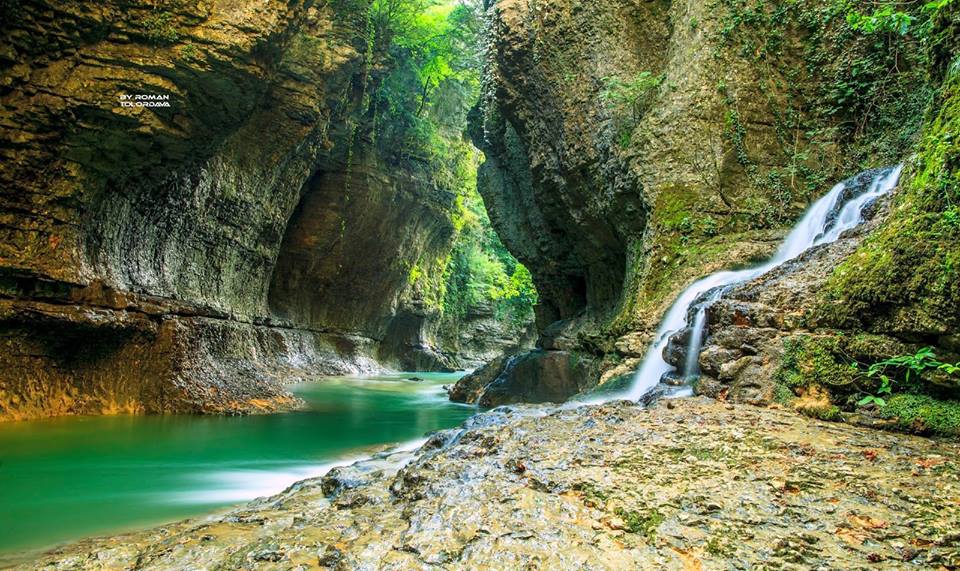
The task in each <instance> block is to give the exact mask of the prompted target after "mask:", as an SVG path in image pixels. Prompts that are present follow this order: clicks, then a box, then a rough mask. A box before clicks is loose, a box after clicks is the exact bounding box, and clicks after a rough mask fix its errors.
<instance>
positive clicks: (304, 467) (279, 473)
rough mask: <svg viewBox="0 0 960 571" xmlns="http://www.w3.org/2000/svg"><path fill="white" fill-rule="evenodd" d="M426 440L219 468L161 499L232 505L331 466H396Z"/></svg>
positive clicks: (321, 473)
mask: <svg viewBox="0 0 960 571" xmlns="http://www.w3.org/2000/svg"><path fill="white" fill-rule="evenodd" d="M426 442H427V439H426V438H419V439H416V440H411V441H409V442H405V443H403V444H400V445H398V446H395V447H393V448H390V449H389V450H387V451H385V452H381V453H378V454H373V455H371V454H366V455H357V456H350V457H344V458H342V459H340V460H335V461H333V462H327V463H324V464H301V465H294V466H289V467H286V468H282V469H258V470H239V469H238V470H220V471H217V472H212V473H209V474H203V475H201V476H198V477H197V479H196V480H197V481H196V482H195V483H194V485H193V486H191V487H193V488H195V489H192V490H191V491H187V492H176V493H173V494H169V495H167V496H165V497H164V500H165V501H167V502H171V503H179V504H193V505H197V504H199V505H214V504H235V503H241V502H247V501H250V500H255V499H257V498H262V497H267V496H273V495H275V494H279V493H280V492H282V491H284V490H286V489H287V488H289V487H290V486H292V485H293V484H295V483H297V482H299V481H301V480H306V479H310V478H319V477H322V476H325V475H327V473H328V472H330V470H333V469H334V468H340V467H343V466H350V465H353V464H356V463H357V462H382V463H383V465H384V466H383V467H384V468H387V467H390V468H395V469H399V468H402V467H403V466H405V465H406V464H407V463H409V462H410V461H411V460H413V455H410V454H404V453H410V452H413V451H414V450H417V449H418V448H420V447H421V446H423V445H424V444H426Z"/></svg>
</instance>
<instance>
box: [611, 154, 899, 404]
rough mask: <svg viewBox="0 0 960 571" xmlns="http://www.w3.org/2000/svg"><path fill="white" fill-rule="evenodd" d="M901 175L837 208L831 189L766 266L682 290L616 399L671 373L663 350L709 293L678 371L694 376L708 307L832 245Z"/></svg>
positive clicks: (878, 179) (877, 181)
mask: <svg viewBox="0 0 960 571" xmlns="http://www.w3.org/2000/svg"><path fill="white" fill-rule="evenodd" d="M902 169H903V165H898V166H896V167H891V168H886V169H881V170H880V171H878V172H877V173H876V174H875V175H874V177H873V179H872V181H871V182H870V186H869V188H868V189H867V190H866V191H865V192H863V193H861V194H859V195H857V196H854V197H852V198H850V199H849V200H848V201H847V202H846V203H844V204H842V205H840V204H839V203H840V201H841V198H842V197H843V194H844V191H845V190H846V189H847V185H846V184H845V183H840V184H838V185H836V186H834V187H833V188H832V189H831V190H830V192H828V193H827V194H826V196H824V197H823V198H821V199H820V200H818V201H817V202H815V203H814V204H813V205H812V206H811V207H810V209H809V210H808V211H807V213H806V214H805V215H804V216H803V218H801V219H800V221H799V222H798V223H797V225H796V226H794V227H793V230H791V232H790V234H788V235H787V237H786V238H785V239H784V241H783V243H782V244H781V245H780V248H779V249H778V250H777V252H776V254H774V256H773V257H772V258H770V259H769V260H768V261H767V262H765V263H764V264H761V265H760V266H757V267H754V268H748V269H744V270H736V271H731V270H725V271H720V272H716V273H714V274H711V275H709V276H707V277H705V278H702V279H700V280H697V281H696V282H694V283H693V284H692V285H691V286H690V287H688V288H687V289H685V290H683V292H682V293H681V294H680V296H679V297H678V298H677V299H676V301H674V302H673V305H672V306H671V307H670V310H669V311H668V312H667V315H666V316H665V317H664V318H663V321H661V323H660V327H659V328H658V329H657V333H656V335H655V336H654V340H653V342H652V344H651V345H650V348H649V349H647V353H646V355H645V356H644V358H643V362H642V363H641V365H640V368H639V369H638V370H637V372H636V374H635V375H634V377H633V380H632V382H631V384H630V387H629V389H628V390H627V393H626V394H625V395H617V396H618V397H619V398H627V399H629V400H638V399H640V397H642V396H643V395H644V394H646V393H648V392H649V391H650V390H651V389H653V388H654V387H655V386H656V385H657V384H658V383H659V382H660V379H661V377H663V375H664V374H666V373H669V372H672V371H673V370H674V368H673V367H672V366H671V365H670V364H669V363H667V362H666V361H664V359H663V350H664V349H665V348H666V346H667V343H668V342H669V341H670V337H671V336H672V335H674V334H676V333H677V332H679V331H682V330H683V329H684V328H686V327H687V315H688V313H689V309H690V307H691V305H693V304H694V303H696V302H697V300H699V299H701V297H702V296H704V294H707V292H711V293H710V294H709V296H708V297H707V299H706V300H705V301H703V302H702V304H701V305H700V306H699V307H698V308H697V312H696V316H695V323H694V330H693V331H691V333H690V341H689V345H688V353H687V365H686V370H685V371H682V372H683V373H684V375H685V376H689V375H691V374H695V373H696V371H697V369H698V366H697V361H698V358H699V355H700V348H701V347H702V343H703V338H704V336H705V335H704V333H705V331H704V328H705V325H706V312H707V309H708V308H709V306H710V304H712V303H713V302H714V301H716V300H717V299H719V298H720V297H721V296H722V295H723V293H724V292H725V291H726V290H728V289H729V288H730V287H731V286H734V285H736V284H740V283H743V282H746V281H749V280H752V279H754V278H756V277H759V276H761V275H763V274H765V273H767V272H769V271H770V270H772V269H774V268H776V267H778V266H780V265H782V264H783V263H785V262H788V261H790V260H792V259H794V258H796V257H797V256H800V255H801V254H803V253H804V252H806V251H807V250H809V249H811V248H814V247H817V246H821V245H823V244H829V243H831V242H834V241H836V240H837V239H838V238H840V236H841V235H842V234H843V233H844V232H846V231H847V230H850V229H852V228H854V227H856V226H858V225H859V224H860V223H861V222H862V221H863V217H862V214H863V210H864V209H865V208H866V207H867V206H869V205H870V204H872V203H873V201H874V200H876V199H877V198H878V197H880V196H882V195H884V194H886V193H888V192H890V191H891V190H893V188H894V187H895V186H896V185H897V181H898V180H899V179H900V171H901V170H902ZM711 290H713V291H711ZM608 398H609V397H608ZM605 400H607V399H605Z"/></svg>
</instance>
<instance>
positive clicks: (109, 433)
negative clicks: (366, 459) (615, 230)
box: [0, 373, 474, 556]
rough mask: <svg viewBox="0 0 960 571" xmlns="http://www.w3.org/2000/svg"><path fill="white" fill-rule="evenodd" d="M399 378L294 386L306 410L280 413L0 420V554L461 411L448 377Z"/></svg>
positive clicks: (263, 490)
mask: <svg viewBox="0 0 960 571" xmlns="http://www.w3.org/2000/svg"><path fill="white" fill-rule="evenodd" d="M409 376H411V374H395V375H383V376H377V377H369V378H346V377H338V378H332V379H325V380H322V381H319V382H311V383H304V384H300V385H297V386H296V387H294V392H295V393H296V394H297V395H299V396H300V397H301V398H303V399H304V400H305V401H306V402H307V403H308V407H307V409H306V410H302V411H297V412H291V413H285V414H275V415H267V416H247V417H198V416H163V417H160V416H154V417H144V416H120V417H66V418H57V419H50V420H41V421H29V422H21V423H0V556H3V555H7V556H9V555H10V554H12V553H14V552H18V551H23V550H30V549H37V548H43V547H49V546H52V545H54V544H57V543H60V542H64V541H71V540H76V539H80V538H83V537H88V536H91V535H99V534H107V533H115V532H119V531H124V530H129V529H136V528H139V527H147V526H150V525H154V524H159V523H164V522H168V521H175V520H177V519H181V518H185V517H191V516H197V515H201V514H204V513H209V512H211V511H215V510H217V509H218V508H223V507H225V506H229V505H232V504H237V503H241V502H244V501H246V500H251V499H253V498H257V497H260V496H264V495H270V494H274V493H277V492H280V491H282V490H283V489H284V488H286V487H287V486H288V485H290V484H292V483H293V482H295V481H297V480H301V479H303V478H308V477H312V476H318V475H321V474H323V473H324V472H326V471H327V470H328V469H329V468H330V467H331V466H332V465H334V464H337V463H343V462H348V463H349V462H350V461H351V460H353V459H357V458H360V457H363V456H364V455H366V454H369V453H370V452H371V451H372V450H373V449H374V448H377V447H381V446H383V445H395V444H402V443H407V442H409V441H411V440H414V439H418V438H421V437H423V435H424V434H426V433H427V432H430V431H433V430H438V429H442V428H449V427H452V426H456V425H458V424H459V423H461V422H463V421H464V420H465V419H466V418H467V417H469V416H470V415H471V414H473V412H474V409H473V408H471V407H467V406H463V405H457V404H454V403H450V402H449V401H447V399H446V394H445V392H444V391H443V389H442V385H444V384H448V383H453V382H455V381H456V379H457V378H458V377H459V375H457V374H436V373H416V376H417V377H419V378H422V379H424V381H423V382H412V381H408V380H405V378H406V377H409Z"/></svg>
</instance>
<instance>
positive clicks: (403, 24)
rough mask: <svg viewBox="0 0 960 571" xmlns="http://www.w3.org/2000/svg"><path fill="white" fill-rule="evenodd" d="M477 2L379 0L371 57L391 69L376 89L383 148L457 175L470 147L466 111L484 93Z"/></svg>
mask: <svg viewBox="0 0 960 571" xmlns="http://www.w3.org/2000/svg"><path fill="white" fill-rule="evenodd" d="M480 12H481V10H480V7H479V4H478V3H477V2H474V1H469V2H468V1H466V0H461V1H459V2H457V1H453V0H375V1H374V2H373V3H372V4H371V7H370V36H371V37H370V39H369V43H370V51H371V57H373V58H374V59H378V60H384V61H386V62H388V64H389V65H388V68H389V69H390V72H389V73H388V74H387V75H386V76H385V77H383V78H380V79H379V81H378V82H377V85H376V87H375V89H374V90H373V92H372V94H371V103H370V105H371V108H372V113H373V131H374V133H373V135H374V137H375V138H376V140H377V142H378V143H379V145H380V149H381V152H382V154H384V155H385V156H387V157H390V158H392V159H393V160H394V161H396V162H398V163H400V162H406V163H411V162H419V163H423V164H424V165H425V166H426V168H427V170H428V171H429V172H431V173H434V174H436V175H437V176H439V177H446V178H448V179H449V178H454V177H455V176H456V174H457V173H456V172H455V171H457V170H458V168H459V167H458V163H459V161H460V160H461V159H462V157H463V156H464V155H465V154H467V153H469V152H470V150H469V146H468V145H467V144H466V143H464V141H463V140H462V139H463V137H462V131H463V127H464V125H465V122H466V114H467V111H468V110H469V108H470V107H471V106H472V105H473V103H474V102H475V101H476V99H477V97H478V95H479V86H480V68H481V61H480V52H479V44H480V40H479V34H480V29H481V21H480Z"/></svg>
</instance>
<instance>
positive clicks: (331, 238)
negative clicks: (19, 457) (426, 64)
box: [0, 0, 457, 419]
mask: <svg viewBox="0 0 960 571" xmlns="http://www.w3.org/2000/svg"><path fill="white" fill-rule="evenodd" d="M367 5H368V3H367V2H336V3H320V4H317V3H313V2H281V1H273V0H271V1H266V2H224V1H214V2H194V1H192V0H183V1H181V0H170V1H165V2H158V3H141V4H130V3H126V2H106V3H103V2H100V3H91V2H84V1H80V0H76V1H69V2H46V1H44V0H36V1H30V2H18V3H4V4H3V7H2V10H3V17H2V18H0V20H2V24H0V25H2V27H3V30H2V36H3V42H2V50H0V66H2V67H0V69H2V74H3V75H2V77H3V79H2V85H0V103H2V108H0V140H2V141H3V144H2V145H0V154H2V161H0V222H2V224H0V295H2V299H0V339H2V343H3V345H4V351H3V355H2V356H0V419H8V418H25V417H33V416H40V415H47V414H63V413H79V412H84V413H95V412H110V411H121V410H122V411H148V412H169V411H206V412H217V411H222V412H232V411H244V410H258V409H261V408H269V407H270V406H271V404H277V403H283V402H286V401H288V400H289V398H288V397H287V396H285V393H284V391H283V389H282V386H281V384H280V382H279V381H280V380H281V379H283V378H285V377H290V376H291V375H300V374H319V373H324V374H329V373H345V372H351V371H352V372H357V371H366V370H372V369H374V368H376V367H377V366H378V365H377V363H376V362H375V360H379V361H382V362H385V363H387V364H388V365H392V366H403V365H407V364H411V365H416V366H421V367H424V368H436V367H439V366H450V365H451V364H456V360H455V359H454V358H451V356H449V355H439V356H437V358H435V359H432V360H431V359H430V358H420V357H416V356H414V357H411V355H410V352H416V351H420V350H421V349H422V351H421V352H422V353H425V354H427V355H432V354H434V353H436V352H437V350H436V349H435V348H434V347H433V346H432V345H431V341H432V340H431V339H429V338H427V337H421V338H420V339H419V341H420V343H414V344H413V345H414V346H413V347H408V346H406V345H402V344H401V345H397V344H393V345H389V346H387V347H386V348H383V347H381V341H383V340H384V339H385V338H386V337H387V336H388V335H389V334H390V332H391V331H392V328H393V329H396V328H397V326H396V325H394V324H393V320H394V318H395V317H396V316H398V315H401V316H402V315H407V314H409V313H410V312H411V311H413V312H416V302H417V299H416V295H415V292H411V291H410V289H411V285H410V280H409V274H410V268H411V267H414V266H415V265H416V264H417V263H418V262H419V261H420V260H421V259H426V260H435V259H443V258H444V256H445V254H446V252H448V251H449V249H450V245H451V240H452V239H453V237H454V232H455V230H454V225H453V222H452V220H451V215H452V212H453V209H454V207H455V198H456V191H457V189H451V188H446V187H444V186H443V185H441V184H437V183H436V182H435V181H433V180H431V179H430V177H429V176H427V175H425V174H424V173H423V172H421V171H420V170H418V167H417V165H415V164H407V165H396V164H387V160H386V159H385V158H384V157H383V156H382V155H381V153H380V152H379V150H378V148H377V145H376V144H375V142H373V141H372V140H371V139H370V137H368V136H367V132H368V130H369V129H367V128H366V127H365V125H366V123H367V121H369V117H367V107H366V105H367V104H368V99H369V92H370V90H372V89H374V88H375V85H376V82H377V81H378V78H379V77H380V76H381V75H382V74H383V69H382V65H381V64H380V62H372V61H368V60H369V59H370V57H369V49H368V44H367V41H368V30H367V26H368V23H367ZM144 103H147V104H148V105H147V106H144V105H143V104H144ZM421 313H422V314H423V315H421V317H422V319H423V320H424V321H429V320H430V319H432V318H434V317H435V315H434V313H435V312H434V313H430V312H426V313H424V312H421ZM401 319H405V318H404V317H401ZM420 330H423V331H428V328H427V327H425V326H424V327H420V328H419V329H418V331H420ZM395 345H396V346H397V350H395V351H393V350H391V349H392V348H394V346H395ZM420 345H423V346H424V347H420Z"/></svg>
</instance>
